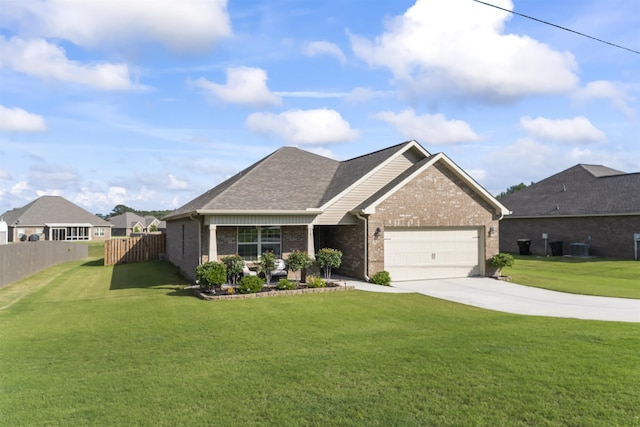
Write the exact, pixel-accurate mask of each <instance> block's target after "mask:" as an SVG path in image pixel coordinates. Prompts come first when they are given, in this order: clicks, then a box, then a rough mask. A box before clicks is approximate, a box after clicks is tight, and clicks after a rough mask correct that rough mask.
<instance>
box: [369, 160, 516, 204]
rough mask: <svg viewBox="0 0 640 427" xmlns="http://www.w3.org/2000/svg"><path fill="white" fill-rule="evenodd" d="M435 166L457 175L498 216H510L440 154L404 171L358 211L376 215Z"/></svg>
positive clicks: (493, 198) (462, 171)
mask: <svg viewBox="0 0 640 427" xmlns="http://www.w3.org/2000/svg"><path fill="white" fill-rule="evenodd" d="M435 164H443V165H444V166H445V167H447V168H448V169H449V170H451V171H452V172H453V173H454V174H455V175H457V176H458V178H460V179H461V180H462V181H463V182H464V183H465V184H467V185H468V186H469V187H470V188H471V189H472V190H473V191H474V192H475V193H476V194H478V195H479V196H480V197H481V198H482V199H483V200H484V201H486V202H487V203H488V204H489V205H490V206H492V207H493V208H494V209H495V212H496V214H497V215H508V214H509V210H508V209H507V208H506V207H505V206H504V205H503V204H501V203H500V202H499V201H498V200H496V198H495V197H493V196H492V195H491V194H490V193H489V192H488V191H487V190H485V189H484V188H483V187H482V186H481V185H480V184H478V183H477V182H476V181H475V180H474V179H473V178H472V177H471V176H470V175H468V174H467V173H466V172H465V171H464V170H462V169H461V168H460V167H459V166H458V165H456V164H455V163H454V162H453V160H451V159H450V158H449V157H447V156H446V155H445V154H444V153H438V154H435V155H433V156H431V157H428V158H425V159H423V160H421V161H420V162H418V163H416V164H414V165H413V166H412V167H411V168H409V169H407V170H406V171H404V173H402V174H400V175H399V176H398V177H396V179H394V180H393V181H391V182H389V184H387V185H386V186H384V187H383V188H381V189H380V191H378V192H377V193H375V194H373V195H372V196H371V197H369V198H368V199H367V200H365V201H363V202H362V204H361V205H360V206H359V207H358V208H357V210H358V211H360V212H362V213H364V214H373V213H375V208H376V207H377V206H378V205H379V204H380V203H382V202H384V201H385V200H386V199H388V198H389V197H390V196H392V195H393V194H394V193H395V192H397V191H398V190H400V189H401V188H402V187H404V186H405V185H406V184H407V183H408V182H410V181H411V180H413V179H414V178H415V177H417V176H418V175H420V174H421V173H422V172H424V171H425V170H427V169H428V168H430V167H432V166H433V165H435Z"/></svg>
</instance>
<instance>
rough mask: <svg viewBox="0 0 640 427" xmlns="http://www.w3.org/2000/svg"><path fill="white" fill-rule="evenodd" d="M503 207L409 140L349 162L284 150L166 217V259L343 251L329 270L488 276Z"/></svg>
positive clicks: (192, 264) (186, 262)
mask: <svg viewBox="0 0 640 427" xmlns="http://www.w3.org/2000/svg"><path fill="white" fill-rule="evenodd" d="M506 213H507V210H506V208H505V207H504V206H502V205H501V204H500V203H499V202H498V201H497V200H496V199H495V198H494V197H493V196H491V195H490V194H489V193H488V192H487V191H485V190H484V189H483V188H482V187H481V186H480V185H478V184H477V183H476V182H475V181H474V180H473V179H472V178H471V177H470V176H469V175H468V174H467V173H465V172H464V171H463V170H462V169H460V168H459V167H458V166H457V165H456V164H455V163H454V162H453V161H451V160H450V159H449V158H448V157H447V156H445V155H444V154H442V153H440V154H434V155H432V154H430V153H429V152H427V150H425V149H424V148H423V147H422V146H421V145H420V144H418V143H417V142H415V141H409V142H405V143H402V144H399V145H395V146H393V147H389V148H387V149H384V150H380V151H376V152H374V153H370V154H367V155H364V156H361V157H356V158H354V159H351V160H347V161H342V162H341V161H336V160H333V159H329V158H326V157H323V156H320V155H317V154H312V153H310V152H307V151H303V150H300V149H298V148H293V147H283V148H280V149H279V150H277V151H275V152H274V153H272V154H270V155H268V156H267V157H265V158H264V159H262V160H260V161H258V162H256V163H255V164H253V165H251V166H249V167H248V168H247V169H245V170H243V171H242V172H240V173H238V174H237V175H235V176H233V177H231V178H229V179H228V180H226V181H224V182H222V183H221V184H219V185H218V186H216V187H214V188H212V189H211V190H209V191H207V192H206V193H204V194H202V195H200V196H199V197H197V198H196V199H194V200H192V201H191V202H189V203H187V204H186V205H184V206H182V207H181V208H179V209H177V210H176V211H174V212H173V213H171V214H170V215H169V216H168V217H167V218H166V221H167V231H166V233H167V257H168V259H169V260H170V261H171V262H172V263H174V264H175V265H177V266H179V267H180V269H181V270H182V271H183V273H184V274H185V275H187V277H190V278H193V276H194V272H195V268H196V266H197V265H198V264H200V263H202V262H206V261H207V260H219V259H220V258H221V257H223V256H225V255H231V254H239V255H241V256H242V257H244V258H245V259H247V260H255V259H257V258H258V256H259V255H260V254H262V253H263V252H264V251H267V250H271V251H273V252H274V253H275V255H276V256H277V257H279V258H285V259H286V257H287V255H288V254H289V253H291V252H292V251H293V250H302V251H307V252H308V253H309V254H310V255H312V256H313V255H314V254H315V253H316V252H317V250H318V249H320V248H324V247H329V248H335V249H339V250H340V251H342V252H343V258H342V265H341V267H340V268H339V269H338V270H336V272H337V273H338V274H343V275H347V276H351V277H357V278H363V279H364V278H367V277H368V276H371V275H373V274H375V273H376V272H378V271H381V270H387V271H389V273H390V274H391V277H392V279H393V280H412V279H423V278H437V277H463V276H471V275H484V274H486V273H487V265H486V260H487V259H488V258H489V257H491V256H492V255H493V254H495V253H497V252H498V226H499V220H500V218H502V215H504V214H506Z"/></svg>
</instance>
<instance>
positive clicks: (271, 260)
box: [258, 251, 276, 285]
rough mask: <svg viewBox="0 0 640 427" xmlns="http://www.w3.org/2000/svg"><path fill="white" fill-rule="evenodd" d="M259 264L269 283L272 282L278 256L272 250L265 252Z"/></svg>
mask: <svg viewBox="0 0 640 427" xmlns="http://www.w3.org/2000/svg"><path fill="white" fill-rule="evenodd" d="M258 266H259V268H260V271H261V272H262V273H263V274H264V277H265V279H266V280H267V285H268V284H270V283H271V272H272V271H273V270H275V268H276V256H275V255H274V254H273V252H271V251H267V252H263V253H262V256H261V257H260V262H259V263H258Z"/></svg>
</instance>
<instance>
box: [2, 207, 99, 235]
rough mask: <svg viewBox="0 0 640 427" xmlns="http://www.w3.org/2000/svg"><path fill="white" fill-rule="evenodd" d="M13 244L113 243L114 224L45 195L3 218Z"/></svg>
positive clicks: (10, 211)
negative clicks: (36, 241)
mask: <svg viewBox="0 0 640 427" xmlns="http://www.w3.org/2000/svg"><path fill="white" fill-rule="evenodd" d="M1 218H2V220H4V221H5V222H6V223H7V226H8V232H9V234H8V240H9V242H19V241H21V240H27V239H30V238H31V239H34V238H36V237H34V236H37V239H38V240H67V241H70V240H109V239H110V238H111V224H110V223H108V222H107V221H105V220H103V219H102V218H100V217H98V216H96V215H94V214H92V213H91V212H89V211H87V210H84V209H82V208H81V207H80V206H78V205H76V204H74V203H72V202H70V201H68V200H67V199H65V198H63V197H60V196H41V197H38V198H37V199H36V200H34V201H32V202H31V203H28V204H26V205H25V206H23V207H21V208H16V209H12V210H9V211H6V212H5V213H3V214H2V215H1Z"/></svg>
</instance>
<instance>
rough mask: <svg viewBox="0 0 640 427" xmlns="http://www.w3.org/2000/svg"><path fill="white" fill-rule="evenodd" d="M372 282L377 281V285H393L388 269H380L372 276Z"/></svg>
mask: <svg viewBox="0 0 640 427" xmlns="http://www.w3.org/2000/svg"><path fill="white" fill-rule="evenodd" d="M370 280H371V283H375V284H376V285H382V286H391V276H390V275H389V272H388V271H385V270H382V271H378V272H377V273H376V274H374V275H373V276H371V279H370Z"/></svg>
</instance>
